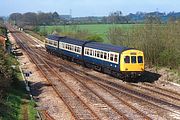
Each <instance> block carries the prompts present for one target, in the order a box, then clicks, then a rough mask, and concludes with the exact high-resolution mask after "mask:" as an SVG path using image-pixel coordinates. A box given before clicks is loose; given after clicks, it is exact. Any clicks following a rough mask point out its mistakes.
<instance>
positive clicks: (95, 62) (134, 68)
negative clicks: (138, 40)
mask: <svg viewBox="0 0 180 120" xmlns="http://www.w3.org/2000/svg"><path fill="white" fill-rule="evenodd" d="M143 61H144V55H143V52H142V51H139V50H136V49H133V48H128V47H123V46H115V45H108V44H102V43H97V42H90V43H87V44H86V45H85V46H84V62H85V63H86V64H88V65H90V66H91V67H96V68H98V69H100V70H103V71H104V70H105V69H107V70H109V71H110V72H111V73H120V74H127V75H129V74H134V73H138V74H140V73H141V72H143V71H144V62H143Z"/></svg>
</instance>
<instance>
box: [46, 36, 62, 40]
mask: <svg viewBox="0 0 180 120" xmlns="http://www.w3.org/2000/svg"><path fill="white" fill-rule="evenodd" d="M47 38H48V39H50V40H55V41H59V40H60V39H61V38H64V37H62V36H58V35H48V36H47Z"/></svg>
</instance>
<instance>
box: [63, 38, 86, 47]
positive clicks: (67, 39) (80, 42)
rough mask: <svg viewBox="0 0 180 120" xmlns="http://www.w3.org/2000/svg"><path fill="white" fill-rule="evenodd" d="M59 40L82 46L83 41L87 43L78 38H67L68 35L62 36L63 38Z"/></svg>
mask: <svg viewBox="0 0 180 120" xmlns="http://www.w3.org/2000/svg"><path fill="white" fill-rule="evenodd" d="M60 42H65V43H69V44H74V45H79V46H82V45H84V44H85V43H87V42H88V41H84V40H78V39H74V38H69V37H64V38H62V39H60Z"/></svg>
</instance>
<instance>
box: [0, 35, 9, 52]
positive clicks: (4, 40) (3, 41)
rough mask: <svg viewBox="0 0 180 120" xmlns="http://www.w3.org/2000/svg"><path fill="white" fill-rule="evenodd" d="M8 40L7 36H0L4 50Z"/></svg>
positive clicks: (0, 43)
mask: <svg viewBox="0 0 180 120" xmlns="http://www.w3.org/2000/svg"><path fill="white" fill-rule="evenodd" d="M6 40H7V38H6V36H4V35H0V45H2V46H3V48H4V49H6Z"/></svg>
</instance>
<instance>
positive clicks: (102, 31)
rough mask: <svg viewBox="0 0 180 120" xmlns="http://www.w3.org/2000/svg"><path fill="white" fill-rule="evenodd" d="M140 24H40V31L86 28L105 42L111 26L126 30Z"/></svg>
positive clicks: (71, 30) (49, 31) (65, 30)
mask: <svg viewBox="0 0 180 120" xmlns="http://www.w3.org/2000/svg"><path fill="white" fill-rule="evenodd" d="M137 26H142V24H90V25H65V26H63V25H61V26H41V27H40V32H43V31H47V32H48V34H51V33H53V31H55V30H58V31H61V32H74V31H75V30H87V31H88V32H90V33H92V34H97V35H100V36H101V37H102V38H103V39H104V40H105V42H107V32H108V30H109V28H111V27H120V28H122V29H123V30H125V31H127V30H130V29H131V28H133V27H137Z"/></svg>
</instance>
